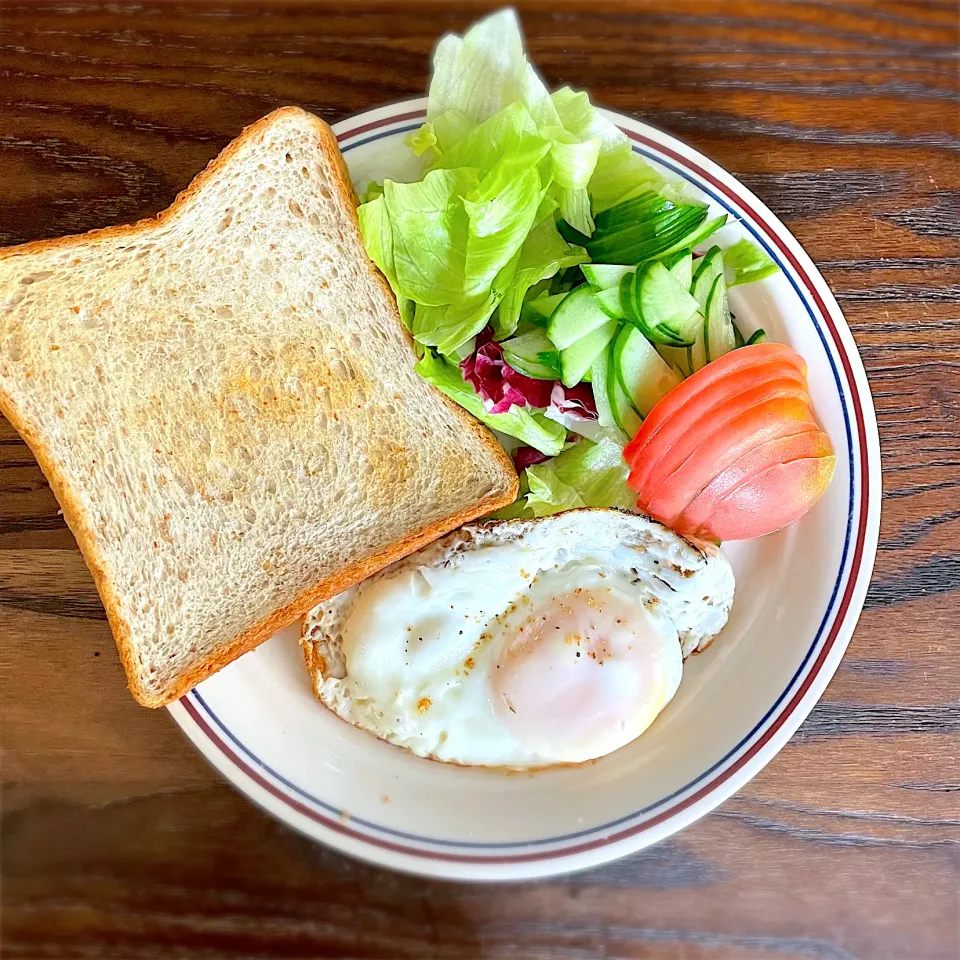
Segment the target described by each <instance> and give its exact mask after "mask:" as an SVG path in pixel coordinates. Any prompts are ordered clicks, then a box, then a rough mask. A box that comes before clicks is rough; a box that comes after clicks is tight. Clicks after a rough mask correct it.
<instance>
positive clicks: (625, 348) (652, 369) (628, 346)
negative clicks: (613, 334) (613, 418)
mask: <svg viewBox="0 0 960 960" xmlns="http://www.w3.org/2000/svg"><path fill="white" fill-rule="evenodd" d="M613 366H614V369H615V371H616V374H617V379H618V380H619V381H620V386H621V387H623V389H624V391H625V392H626V394H627V396H628V397H629V398H630V402H631V403H632V404H633V408H634V409H635V410H636V411H637V413H639V414H640V416H642V417H645V416H646V415H647V414H648V413H649V412H650V411H651V410H652V409H653V408H654V407H655V406H656V404H657V402H658V401H659V400H660V399H661V398H662V397H664V396H665V395H666V394H667V393H669V392H670V391H671V390H672V389H673V388H674V387H675V386H676V385H677V384H678V383H680V380H681V378H680V377H679V376H678V375H677V372H676V370H674V369H673V367H671V366H670V365H669V364H667V363H666V362H664V360H663V357H661V356H660V354H659V353H657V351H656V350H654V349H653V347H652V346H651V345H650V342H649V341H648V340H647V338H646V337H645V336H644V335H643V334H642V333H641V332H640V331H639V330H638V329H637V328H636V327H630V326H626V327H624V328H623V329H622V330H621V331H620V333H619V334H618V335H617V339H616V340H615V341H614V344H613Z"/></svg>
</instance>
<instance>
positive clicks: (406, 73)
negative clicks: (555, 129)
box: [0, 0, 960, 960]
mask: <svg viewBox="0 0 960 960" xmlns="http://www.w3.org/2000/svg"><path fill="white" fill-rule="evenodd" d="M520 6H521V8H522V12H523V15H524V22H525V27H526V30H527V34H528V40H529V47H530V50H531V52H532V55H533V57H534V59H535V61H536V63H537V64H538V65H539V66H540V67H541V69H542V71H543V72H544V74H545V75H546V76H547V78H548V80H549V81H550V82H551V83H553V84H562V83H570V84H572V85H574V86H578V87H586V88H589V89H590V90H591V91H592V93H593V95H594V98H595V99H596V101H597V102H599V103H603V104H606V105H609V106H611V107H614V108H616V109H619V110H622V111H624V112H627V113H632V114H635V115H637V116H640V117H642V118H643V119H645V120H647V121H649V122H651V123H654V124H657V125H659V126H662V127H664V128H666V129H668V130H670V131H671V132H673V133H676V134H677V135H679V136H681V137H683V138H685V139H687V140H688V141H689V142H691V143H692V144H693V145H694V146H696V147H697V148H698V149H700V150H702V151H703V152H705V153H707V154H708V155H710V156H711V157H713V158H714V159H716V160H717V161H718V162H719V163H721V164H722V165H724V166H725V167H727V168H728V169H730V170H731V171H732V172H734V173H735V174H737V175H738V176H740V177H741V178H742V179H743V181H744V182H745V183H747V185H748V186H750V187H751V188H752V189H753V190H755V191H756V192H757V193H758V194H759V195H760V196H761V198H763V200H764V201H765V202H766V203H768V204H769V206H770V207H771V208H772V209H773V210H774V211H775V212H776V213H777V214H778V215H779V216H781V217H782V218H783V219H784V220H785V221H786V222H787V223H788V225H789V226H790V227H791V229H792V230H793V231H794V233H795V234H796V235H797V237H798V238H799V239H800V240H801V242H802V243H803V244H804V245H805V247H806V248H807V250H808V251H809V252H810V254H811V256H813V258H814V259H815V261H816V262H817V263H818V264H819V265H820V266H821V268H822V270H823V272H824V275H825V277H826V278H827V280H828V282H829V283H830V285H831V287H832V288H833V290H834V291H835V293H836V295H837V298H838V300H839V301H840V303H841V306H842V307H843V309H844V311H845V313H846V316H847V318H848V320H849V322H850V324H851V327H852V329H853V331H854V335H855V336H856V339H857V342H858V345H859V347H860V350H861V353H862V355H863V358H864V362H865V365H866V367H867V371H868V376H869V378H870V381H871V385H872V389H873V391H874V396H875V400H876V406H877V414H878V420H879V423H880V433H881V442H882V446H883V456H884V490H885V503H884V516H883V522H882V529H881V543H880V553H879V556H878V560H877V569H876V577H875V580H874V583H873V585H872V587H871V590H870V594H869V596H868V600H867V606H866V609H865V611H864V615H863V617H862V619H861V623H860V625H859V627H858V629H857V633H856V635H855V637H854V640H853V642H852V644H851V646H850V650H849V652H848V655H847V657H846V659H845V660H844V662H843V664H842V665H841V667H840V670H839V671H838V673H837V675H836V677H835V678H834V680H833V682H832V683H831V685H830V687H829V689H828V691H827V693H826V695H825V697H824V699H823V701H822V702H821V704H820V705H819V706H818V707H817V708H816V709H815V711H814V712H813V714H812V715H811V717H810V718H809V720H808V721H807V723H806V724H804V726H803V727H802V728H801V731H800V732H799V733H798V735H797V736H796V737H795V738H794V739H793V740H792V741H791V743H790V744H789V745H788V746H787V747H786V749H785V750H784V751H783V752H782V753H781V754H780V756H779V757H778V758H777V759H776V760H775V761H774V763H773V764H771V765H770V767H768V768H767V769H766V770H765V771H764V772H763V773H762V774H761V775H760V776H758V777H757V778H756V779H755V780H754V781H752V782H751V783H750V784H749V786H748V787H747V788H746V789H745V790H743V791H742V792H741V793H740V794H739V795H738V796H737V797H735V798H733V799H731V800H730V801H728V802H727V803H726V804H724V805H723V806H722V807H721V808H720V809H719V810H718V811H717V812H716V813H714V814H713V815H712V816H709V817H707V818H705V819H704V820H703V821H701V822H699V823H698V824H696V825H694V826H693V827H691V828H689V829H688V830H686V831H684V832H683V833H682V834H680V835H679V836H677V837H674V838H672V839H671V840H669V841H667V842H666V843H664V844H661V845H660V846H658V847H657V848H655V849H652V850H649V851H646V852H644V853H641V854H638V855H637V856H634V857H632V858H629V859H627V860H624V861H621V862H619V863H616V864H612V865H610V866H608V867H605V868H603V869H599V870H596V871H592V872H590V873H586V874H581V875H578V876H574V877H570V878H564V879H560V880H556V881H550V882H545V883H538V884H526V885H522V886H500V885H497V886H490V887H479V886H469V885H455V884H441V883H432V882H428V881H422V880H411V879H409V878H406V877H402V876H399V875H395V874H392V873H388V872H385V871H381V870H377V869H375V868H372V867H367V866H364V865H360V864H356V863H353V862H351V861H349V860H347V859H345V858H343V857H340V856H338V855H336V854H333V853H331V852H329V851H326V850H324V849H322V848H319V847H316V846H314V845H312V844H310V843H309V842H307V841H306V840H304V839H302V838H300V837H298V836H296V835H294V834H293V833H291V832H290V831H288V830H287V829H285V828H284V827H282V826H280V825H278V824H276V823H274V822H273V821H271V820H270V819H269V818H267V817H266V816H265V815H263V814H262V813H260V812H259V811H258V810H256V809H254V808H253V807H252V806H251V805H249V804H248V803H247V802H246V801H244V800H243V799H242V798H241V797H239V796H238V795H236V794H235V793H234V792H233V791H232V790H231V789H230V788H229V787H227V786H225V785H224V784H223V783H221V782H220V780H219V778H218V777H217V775H216V774H214V773H213V771H212V770H210V769H209V768H208V767H207V766H206V765H205V764H204V763H203V762H202V761H201V760H200V759H199V757H198V756H197V755H196V754H194V752H193V751H192V750H191V749H190V748H189V747H188V746H187V745H186V743H185V742H184V740H183V739H182V737H181V736H180V734H179V733H178V732H177V730H176V729H175V728H174V725H173V724H172V723H171V721H170V720H169V719H168V718H167V717H166V715H165V714H164V713H152V712H149V711H144V710H142V709H140V708H139V707H137V706H136V705H135V704H134V703H133V701H132V700H131V699H130V698H129V697H128V695H127V694H126V692H125V690H124V686H123V678H122V671H121V669H120V665H119V663H118V662H117V658H116V653H115V650H114V648H113V643H112V640H111V638H110V633H109V630H108V628H107V624H106V622H105V620H104V619H103V612H102V609H101V607H100V605H99V602H98V599H97V595H96V591H95V590H94V588H93V584H92V582H91V580H90V577H89V574H88V573H87V571H86V569H85V568H84V566H83V563H82V561H81V559H80V557H79V554H78V552H77V551H76V547H75V545H74V543H73V540H72V537H71V536H70V534H69V531H67V529H66V527H65V526H64V524H63V521H62V517H61V516H60V514H59V510H58V507H57V503H56V501H55V499H54V498H53V496H52V494H51V493H50V491H49V489H48V487H47V485H46V482H45V480H44V478H43V475H42V474H41V473H40V471H39V469H38V468H37V466H36V464H35V462H34V460H33V458H32V456H31V454H30V452H29V450H28V449H27V447H26V446H25V445H24V444H23V443H22V441H21V440H20V439H19V437H18V436H17V435H16V433H15V432H14V431H13V430H12V429H11V428H10V427H9V425H8V424H6V423H4V422H0V635H2V636H3V642H2V644H0V678H2V679H0V718H2V727H0V738H2V745H3V750H4V762H3V770H2V778H3V794H2V834H0V839H2V850H0V858H2V871H3V877H2V879H3V885H2V886H3V889H2V896H3V910H2V917H0V924H2V926H0V931H2V938H3V944H2V945H3V950H4V954H5V956H9V957H37V956H46V957H98V958H99V957H114V958H123V960H127V958H136V957H144V958H149V957H169V956H183V957H187V956H189V957H207V958H228V957H253V956H256V957H271V958H272V957H305V956H329V957H367V958H374V957H375V958H401V957H411V958H414V957H415V958H421V957H424V958H426V957H434V958H456V960H474V958H477V957H496V958H508V957H523V958H530V960H536V958H550V960H555V958H573V957H595V956H607V957H623V958H634V957H658V958H667V960H669V958H684V960H687V958H700V957H702V958H711V960H715V958H751V957H756V958H771V957H775V958H798V960H799V958H805V960H806V958H817V960H820V958H824V960H849V958H870V960H873V958H890V960H907V958H911V960H913V958H916V960H941V958H942V960H953V958H955V957H957V956H958V955H960V906H958V896H957V890H958V887H960V844H958V841H960V699H958V698H960V693H958V691H960V667H958V663H957V660H958V658H957V652H958V638H960V627H958V624H960V550H958V548H957V543H958V542H960V218H958V211H960V164H958V162H957V150H958V144H960V113H958V109H957V99H958V83H957V64H956V54H957V48H958V40H960V32H958V23H957V21H958V18H957V6H956V4H955V3H954V2H951V0H947V2H938V0H930V2H906V0H903V2H900V0H888V2H879V0H878V2H872V3H868V2H862V3H858V2H778V0H766V2H748V0H724V2H722V3H721V2H703V0H696V2H694V0H671V2H666V0H653V2H644V3H613V2H608V0H600V2H594V3H591V4H589V5H586V6H585V5H584V4H582V3H580V4H573V3H565V2H558V0H553V2H549V3H524V4H520ZM489 8H491V5H490V4H469V3H459V4H441V3H432V4H425V3H424V4H413V3H380V4H372V5H363V6H361V5H349V6H348V5H346V4H343V3H338V4H313V3H272V4H254V3H239V2H238V3H229V2H219V3H210V2H206V0H204V2H202V3H186V2H181V3H157V2H148V3H133V4H106V3H90V2H84V0H77V2H71V3H66V2H64V3H54V4H42V5H41V4H34V3H28V2H24V0H6V2H4V3H3V5H2V6H0V183H2V184H3V194H2V202H0V243H4V244H10V243H18V242H22V241H26V240H31V239H36V238H41V237H50V236H56V235H59V234H61V233H67V232H76V231H82V230H88V229H93V228H95V227H100V226H104V225H107V224H110V223H114V222H118V221H123V220H131V219H135V218H137V217H140V216H144V215H147V214H150V213H153V212H155V211H156V210H159V209H161V208H162V207H164V206H166V205H167V204H168V203H169V202H170V201H171V200H172V198H173V196H174V195H175V194H176V192H177V191H178V190H179V189H182V188H183V187H184V186H185V185H186V184H187V183H188V182H189V180H190V179H191V177H192V176H193V175H194V174H195V173H196V172H197V171H199V170H200V169H201V168H202V167H203V166H204V165H205V164H206V162H207V161H208V160H209V159H210V158H211V157H212V156H213V155H214V154H215V153H216V152H217V150H218V149H219V148H220V147H222V146H223V145H224V144H226V143H227V142H228V141H229V140H230V139H231V138H232V137H233V136H235V135H236V133H237V132H238V131H239V130H240V128H241V127H242V126H243V125H244V124H246V123H249V122H251V121H253V120H255V119H256V118H258V117H259V116H261V115H262V114H263V113H265V112H267V111H268V110H270V109H271V108H273V107H275V106H279V105H281V104H284V103H299V104H301V105H303V106H305V107H307V108H308V109H311V110H314V111H315V112H317V113H319V114H320V115H321V116H324V117H325V118H327V119H329V120H336V119H339V118H341V117H343V116H346V115H348V114H350V113H353V112H356V111H359V110H362V109H366V108H368V107H371V106H374V105H376V104H379V103H383V102H387V101H390V100H396V99H399V98H403V97H410V96H417V95H420V94H421V93H422V91H423V89H424V87H425V83H426V77H427V63H428V57H429V52H430V49H431V48H432V46H433V44H434V42H435V41H436V38H437V36H438V35H439V33H440V32H442V31H443V30H446V29H462V28H463V27H464V26H465V25H466V24H468V23H469V22H470V21H471V20H472V19H474V18H475V17H476V16H478V15H479V14H480V13H481V12H482V11H484V10H486V9H489Z"/></svg>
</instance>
